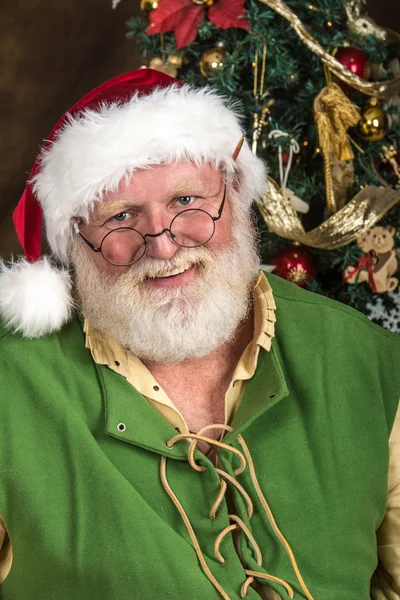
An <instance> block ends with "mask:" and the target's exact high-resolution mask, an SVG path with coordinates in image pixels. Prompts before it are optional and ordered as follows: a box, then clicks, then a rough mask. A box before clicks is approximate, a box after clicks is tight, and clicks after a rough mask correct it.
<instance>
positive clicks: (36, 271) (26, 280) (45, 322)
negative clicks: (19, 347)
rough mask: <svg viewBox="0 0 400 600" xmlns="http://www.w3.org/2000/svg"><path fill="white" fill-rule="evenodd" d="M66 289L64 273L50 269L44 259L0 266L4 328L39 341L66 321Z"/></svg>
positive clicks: (67, 279)
mask: <svg viewBox="0 0 400 600" xmlns="http://www.w3.org/2000/svg"><path fill="white" fill-rule="evenodd" d="M70 289H71V281H70V277H69V274H68V272H67V271H64V270H59V269H57V268H56V267H54V266H52V265H51V263H50V261H49V260H48V259H47V258H42V259H41V260H40V261H38V262H34V263H29V262H27V261H26V260H25V259H20V260H18V262H13V263H11V264H10V265H9V266H7V265H6V264H5V263H1V264H0V314H1V316H2V318H3V320H4V322H5V324H6V325H7V326H9V327H11V328H12V329H13V330H14V331H19V332H20V333H21V334H22V335H23V336H24V337H27V338H37V337H41V336H42V335H46V334H48V333H52V332H53V331H57V330H59V329H60V328H61V327H62V326H63V325H64V323H66V322H67V321H68V319H69V317H70V313H71V309H72V299H71V295H70Z"/></svg>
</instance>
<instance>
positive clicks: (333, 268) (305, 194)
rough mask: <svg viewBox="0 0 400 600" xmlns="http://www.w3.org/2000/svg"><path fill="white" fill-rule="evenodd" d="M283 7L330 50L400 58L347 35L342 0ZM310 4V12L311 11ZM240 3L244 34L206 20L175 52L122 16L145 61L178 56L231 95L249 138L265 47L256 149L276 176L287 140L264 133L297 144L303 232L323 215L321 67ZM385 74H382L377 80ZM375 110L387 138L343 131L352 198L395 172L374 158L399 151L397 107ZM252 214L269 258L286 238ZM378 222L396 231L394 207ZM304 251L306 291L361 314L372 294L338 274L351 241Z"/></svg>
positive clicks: (185, 74)
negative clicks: (215, 59)
mask: <svg viewBox="0 0 400 600" xmlns="http://www.w3.org/2000/svg"><path fill="white" fill-rule="evenodd" d="M287 4H288V6H289V7H290V8H291V9H292V10H293V11H294V12H295V13H296V15H297V16H298V17H299V18H300V19H301V21H302V22H303V23H304V24H305V26H306V27H307V29H308V31H309V32H310V33H311V34H312V35H313V37H314V38H315V39H316V40H317V41H318V42H319V43H320V44H321V45H322V46H323V47H324V48H325V49H326V50H327V51H329V52H331V53H332V52H334V50H335V49H336V48H338V47H340V46H342V45H352V46H356V47H358V48H360V49H362V50H363V51H364V52H366V53H367V54H368V55H369V57H370V59H371V62H372V63H374V64H377V65H383V67H385V66H387V64H388V61H389V60H390V59H391V58H393V57H395V56H396V55H400V48H399V47H396V46H388V45H386V44H384V43H383V42H381V41H379V40H378V39H377V38H375V37H372V36H370V37H368V38H367V39H360V38H357V37H354V36H352V35H351V34H350V33H349V31H348V29H347V28H346V14H345V10H344V3H343V0H308V1H307V0H287ZM310 4H312V5H313V7H314V8H313V9H310ZM245 7H246V13H247V18H248V21H249V24H250V31H249V32H247V31H244V30H241V29H232V28H231V29H227V30H221V29H217V28H216V27H215V26H214V25H213V24H212V23H211V22H210V21H208V20H205V21H204V22H203V23H202V24H201V26H200V28H199V31H198V35H197V37H196V40H195V41H194V42H193V43H192V44H190V46H188V47H186V48H184V49H182V50H180V51H177V50H176V46H175V40H174V36H173V33H166V34H164V35H163V36H162V37H163V42H162V43H163V46H162V45H161V36H160V35H152V36H148V35H146V33H145V31H146V28H147V26H148V21H147V19H146V18H145V17H144V16H143V17H142V18H139V19H134V18H132V19H130V21H128V24H127V25H128V34H127V35H128V36H130V37H134V38H135V39H136V41H137V42H138V44H139V46H140V48H141V51H142V54H143V59H144V60H149V59H150V58H151V57H155V56H162V55H163V56H165V57H168V56H169V55H171V54H178V55H180V56H181V57H182V58H184V64H183V66H182V68H181V69H180V71H179V78H180V79H181V80H182V81H184V82H187V83H191V84H194V85H197V86H203V85H211V86H213V87H215V88H216V89H217V90H219V91H220V92H221V93H223V94H226V95H228V96H230V97H233V98H235V99H236V100H238V101H239V102H240V103H241V108H242V112H243V114H244V115H246V128H247V133H248V138H249V139H251V134H252V124H253V113H254V111H255V110H256V102H255V100H254V97H253V68H252V63H253V61H254V57H255V51H256V50H258V54H259V63H260V64H261V56H262V51H263V45H264V44H266V48H267V64H266V73H265V91H268V93H269V95H268V98H269V99H274V103H273V105H272V106H271V107H270V112H271V116H270V121H269V123H268V126H266V127H264V129H263V132H262V135H261V137H260V140H259V146H258V149H259V150H258V151H259V153H260V154H261V156H262V157H263V158H264V159H265V160H266V162H267V163H268V165H269V169H270V174H271V176H272V177H273V178H274V179H276V180H278V181H279V164H278V146H279V145H281V146H282V150H283V151H288V150H289V141H288V139H282V138H281V139H280V140H276V139H275V140H270V139H269V138H268V133H269V131H271V130H272V129H280V130H282V131H285V132H287V133H289V134H290V136H293V137H294V138H295V139H297V141H298V142H299V143H300V146H301V153H300V158H299V159H298V160H296V161H295V163H294V165H293V166H292V169H291V171H290V175H289V181H288V187H289V188H290V189H291V190H292V191H293V192H294V193H295V194H296V195H297V196H299V197H300V198H302V199H303V200H305V201H306V202H308V203H309V204H310V207H311V208H310V212H309V213H308V214H307V215H305V216H304V217H303V224H304V226H305V228H306V229H312V228H314V227H316V226H317V225H319V224H320V223H321V222H322V220H324V219H325V218H326V217H327V214H326V209H325V182H324V174H323V162H322V159H321V157H320V155H319V153H318V151H317V148H318V139H317V133H316V129H315V123H314V115H313V101H314V98H315V96H316V95H317V94H318V93H319V91H320V90H321V89H322V88H323V87H324V86H325V85H326V80H325V73H324V69H323V65H322V63H321V61H320V59H319V58H318V57H316V56H315V55H314V54H313V53H312V52H311V51H310V50H309V49H308V48H307V47H306V46H305V45H304V44H303V43H302V42H301V40H300V39H299V37H298V35H297V34H296V32H295V31H294V29H293V28H292V27H291V26H290V24H289V23H288V21H286V20H285V19H284V18H283V17H281V16H280V15H278V14H277V13H275V12H274V11H273V10H271V9H270V8H269V7H267V6H266V5H264V4H262V3H261V2H260V1H259V0H247V2H246V5H245ZM328 23H330V24H331V25H328ZM221 42H222V43H223V46H224V49H225V57H224V65H223V67H222V68H220V69H218V70H217V71H216V72H215V73H214V74H213V75H211V76H210V77H209V79H208V80H207V79H205V78H204V77H203V76H202V74H201V72H200V68H199V63H200V60H201V57H202V55H203V53H204V52H205V51H206V50H209V49H211V48H213V47H215V46H216V45H217V44H218V43H221ZM396 53H398V54H396ZM390 76H391V75H390V74H388V75H387V76H385V75H384V76H383V77H382V78H385V77H386V78H390ZM351 99H352V100H353V101H354V102H355V103H356V104H357V105H358V106H359V107H360V108H361V109H362V108H363V107H365V106H366V105H367V103H368V98H367V97H365V96H363V95H362V94H359V93H357V92H356V93H353V94H352V95H351ZM381 107H382V108H383V110H385V112H387V114H389V115H390V116H391V118H392V126H391V128H390V130H389V132H388V134H387V136H386V138H384V139H383V140H382V141H380V142H374V143H372V142H371V143H368V142H365V141H364V140H362V139H361V138H360V136H359V135H358V133H357V131H356V130H351V131H350V134H351V137H352V139H353V140H354V141H355V142H356V144H357V145H358V147H359V148H360V150H358V149H356V148H354V150H355V154H356V158H355V161H354V165H355V171H356V179H355V183H354V186H353V190H352V193H353V195H355V194H356V193H357V191H359V189H360V188H361V187H364V186H367V185H374V186H376V185H378V186H380V185H382V181H383V180H386V181H387V183H388V184H390V185H395V184H396V178H395V177H394V175H393V174H391V173H390V172H388V171H387V170H386V171H385V170H384V169H383V168H382V160H381V156H380V155H381V152H382V146H383V145H389V144H393V145H395V146H397V147H398V148H400V130H399V127H398V126H397V125H396V124H395V123H396V120H395V119H396V117H397V122H399V120H400V111H399V109H398V108H396V107H395V106H393V104H390V103H387V102H386V103H383V104H382V105H381ZM304 143H305V144H304ZM382 178H383V179H382ZM254 218H255V220H256V222H257V226H258V229H259V241H260V249H261V253H262V260H263V263H269V262H270V261H271V258H272V256H273V255H274V254H275V252H276V251H277V250H278V249H280V248H281V247H283V246H286V245H288V244H289V242H288V241H287V240H285V239H283V238H279V237H277V236H275V235H273V234H271V233H269V232H268V231H267V229H266V226H265V224H264V222H263V220H262V218H261V216H260V215H259V213H258V211H255V214H254ZM382 223H383V224H391V225H393V226H394V227H396V228H398V230H399V232H400V208H398V207H395V208H393V209H392V210H391V211H390V212H389V213H388V214H387V215H386V216H385V218H384V219H383V220H382ZM310 253H311V254H312V256H313V258H314V260H315V261H316V263H317V265H318V272H317V278H316V280H315V281H313V282H311V283H310V284H309V287H310V289H312V291H316V292H317V293H320V294H324V295H327V296H330V297H332V298H336V299H338V300H340V301H342V302H345V303H347V304H350V305H352V306H354V307H356V308H358V309H359V310H361V311H363V312H365V311H366V303H367V302H370V301H371V299H373V297H374V294H373V292H372V290H371V289H370V287H369V286H368V285H367V284H365V283H363V284H360V285H353V286H349V285H347V284H345V283H344V282H343V278H342V271H343V269H344V268H345V267H346V266H347V265H349V264H351V263H354V262H355V263H357V260H358V258H359V256H360V255H361V254H362V252H361V250H360V249H359V248H358V246H356V244H354V243H353V244H350V245H348V246H346V247H344V248H340V249H338V250H335V251H332V252H328V251H317V250H313V249H310ZM384 296H385V304H387V306H388V308H390V298H389V297H387V295H384Z"/></svg>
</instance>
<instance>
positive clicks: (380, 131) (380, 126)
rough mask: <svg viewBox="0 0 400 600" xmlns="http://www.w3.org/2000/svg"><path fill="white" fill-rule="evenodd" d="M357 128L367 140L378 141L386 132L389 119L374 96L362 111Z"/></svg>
mask: <svg viewBox="0 0 400 600" xmlns="http://www.w3.org/2000/svg"><path fill="white" fill-rule="evenodd" d="M357 130H358V133H359V134H360V136H361V137H362V138H363V140H365V141H367V142H378V141H379V140H381V139H382V138H384V137H385V135H386V134H387V132H388V130H389V119H388V116H387V114H386V113H385V111H383V110H382V109H381V108H380V107H379V106H378V101H377V100H376V98H372V100H371V101H370V102H369V104H368V106H367V108H365V109H364V110H363V111H362V113H361V119H360V121H359V123H358V125H357Z"/></svg>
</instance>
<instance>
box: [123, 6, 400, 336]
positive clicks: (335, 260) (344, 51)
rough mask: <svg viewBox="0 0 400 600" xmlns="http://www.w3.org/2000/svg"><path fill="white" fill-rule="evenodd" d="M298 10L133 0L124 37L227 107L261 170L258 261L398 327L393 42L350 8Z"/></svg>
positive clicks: (399, 179) (399, 49)
mask: <svg viewBox="0 0 400 600" xmlns="http://www.w3.org/2000/svg"><path fill="white" fill-rule="evenodd" d="M311 2H312V4H311V3H310V1H306V0H287V2H283V1H282V0H246V1H245V0H203V1H202V0H158V2H157V1H156V0H154V1H152V0H142V1H141V9H142V16H141V17H140V18H132V19H131V20H130V21H129V22H128V35H129V36H132V37H134V38H135V39H136V40H137V42H138V43H139V46H140V48H141V52H142V57H143V64H144V65H146V66H150V67H153V68H156V69H158V70H162V71H164V72H167V73H169V74H171V75H173V76H176V77H178V78H179V79H180V80H181V81H183V82H185V83H190V84H194V85H196V86H204V85H209V86H212V87H213V88H216V89H218V90H219V91H220V92H221V93H222V94H224V95H226V96H228V97H230V98H232V99H234V100H235V101H238V103H239V104H238V110H239V111H240V112H241V113H242V114H243V115H244V116H245V127H246V131H247V135H248V139H249V142H250V144H252V147H253V150H254V151H256V152H257V153H258V154H259V155H260V156H262V157H263V158H264V159H265V161H266V163H267V164H268V166H269V174H270V181H269V184H268V187H267V189H266V192H265V195H264V196H263V198H261V199H260V201H259V203H258V206H257V207H255V219H256V221H257V224H258V227H259V230H260V249H261V256H262V262H263V263H264V264H266V265H274V269H275V273H276V274H278V275H281V276H283V277H285V278H287V279H289V280H291V281H294V282H295V283H297V284H299V285H303V286H306V287H307V288H308V289H311V290H312V291H315V292H318V293H321V294H324V295H327V296H329V297H331V298H334V299H336V300H339V301H341V302H344V303H347V304H349V305H351V306H354V307H355V308H357V309H358V310H361V311H362V312H364V313H366V314H368V315H369V316H370V318H372V319H373V320H376V321H377V322H379V323H380V324H382V325H383V326H386V327H388V328H390V329H392V330H394V331H398V332H400V310H399V308H400V295H399V293H398V291H397V292H396V289H397V286H398V281H399V263H398V260H397V253H396V245H399V244H398V237H399V234H400V202H399V201H400V166H399V165H400V128H399V116H400V110H399V106H400V75H399V71H400V69H399V65H400V63H399V57H400V43H399V42H400V36H399V35H398V34H396V33H395V32H393V31H390V30H386V29H383V28H382V27H380V26H379V25H377V24H376V23H375V22H374V21H373V20H372V19H370V18H369V17H368V16H366V15H365V14H363V6H362V4H361V0H311ZM117 3H118V2H114V5H116V4H117Z"/></svg>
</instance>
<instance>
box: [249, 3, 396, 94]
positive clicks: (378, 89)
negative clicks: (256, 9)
mask: <svg viewBox="0 0 400 600" xmlns="http://www.w3.org/2000/svg"><path fill="white" fill-rule="evenodd" d="M259 1H260V2H261V3H262V4H265V5H266V6H268V7H269V8H271V9H272V10H274V11H275V12H277V13H278V14H279V15H281V16H282V17H283V18H284V19H286V20H287V21H289V23H290V25H291V26H292V27H293V29H294V30H295V32H296V33H297V35H298V36H299V38H300V39H301V41H302V42H303V43H304V44H305V45H306V46H307V47H308V48H309V49H310V50H311V52H313V53H314V54H315V55H316V56H319V58H320V59H321V60H322V61H323V63H324V64H325V65H326V66H327V67H328V68H329V70H330V71H332V73H333V74H334V75H336V77H338V78H339V79H341V80H342V81H344V82H345V83H347V84H348V85H350V86H351V87H353V88H354V89H356V90H358V91H359V92H362V93H363V94H366V95H367V96H375V97H376V98H390V97H391V96H393V95H394V94H397V93H399V92H400V75H399V76H397V77H395V78H394V79H391V80H389V81H366V80H365V79H361V77H358V76H357V75H355V74H354V73H352V72H351V71H349V70H348V69H346V67H344V66H343V65H342V64H341V63H340V62H339V61H338V60H337V59H336V58H335V57H334V56H332V55H331V54H329V53H328V52H327V51H326V50H324V48H323V47H322V46H321V44H319V43H318V42H317V41H316V40H315V39H314V38H313V37H312V35H311V34H310V33H309V32H308V31H307V29H306V28H305V27H304V25H303V23H302V21H301V20H300V19H299V17H298V16H297V15H296V14H295V13H294V12H293V11H292V10H291V9H290V8H289V7H288V6H287V4H285V2H283V0H259Z"/></svg>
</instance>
